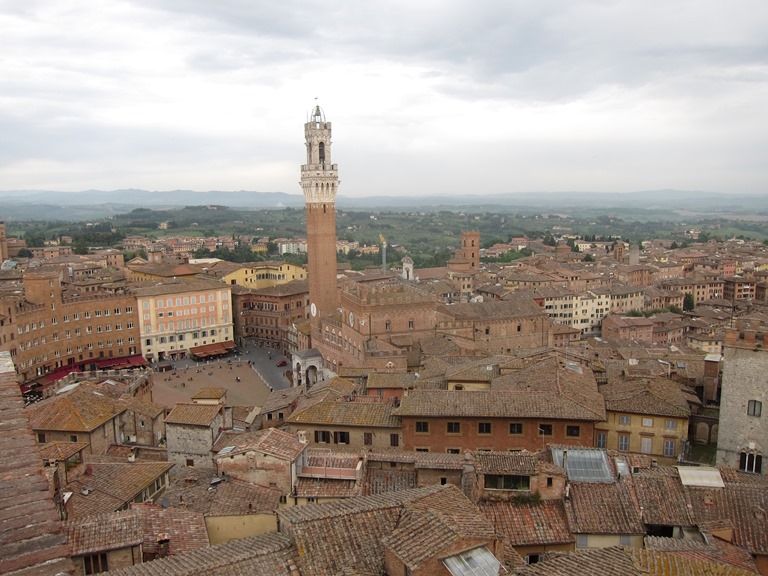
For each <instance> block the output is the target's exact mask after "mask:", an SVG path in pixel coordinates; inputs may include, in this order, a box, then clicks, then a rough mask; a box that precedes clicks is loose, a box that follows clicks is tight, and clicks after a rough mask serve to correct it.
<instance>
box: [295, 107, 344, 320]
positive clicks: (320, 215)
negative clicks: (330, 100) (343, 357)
mask: <svg viewBox="0 0 768 576" xmlns="http://www.w3.org/2000/svg"><path fill="white" fill-rule="evenodd" d="M304 139H305V142H306V146H307V163H306V164H303V165H302V166H301V189H302V191H303V192H304V203H305V205H306V210H307V277H308V278H307V280H308V282H309V302H310V305H309V306H310V310H309V311H310V321H311V323H312V326H318V325H319V320H320V317H321V316H325V315H328V314H333V313H334V312H336V308H337V307H338V293H337V289H336V190H337V189H338V187H339V176H338V172H337V168H336V164H333V163H331V123H330V122H326V121H325V114H323V111H322V109H321V108H320V106H315V108H314V110H313V111H312V113H311V114H310V118H309V122H307V123H306V124H304Z"/></svg>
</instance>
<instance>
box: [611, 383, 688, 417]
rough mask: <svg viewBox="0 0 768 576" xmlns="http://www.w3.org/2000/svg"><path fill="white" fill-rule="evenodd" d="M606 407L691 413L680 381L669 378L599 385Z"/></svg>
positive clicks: (671, 414)
mask: <svg viewBox="0 0 768 576" xmlns="http://www.w3.org/2000/svg"><path fill="white" fill-rule="evenodd" d="M600 392H601V393H602V395H603V397H604V398H605V408H606V410H608V411H611V412H629V413H632V414H651V415H654V416H669V417H672V418H687V417H688V416H690V414H691V408H690V406H689V405H688V395H687V394H685V393H683V391H682V390H681V389H680V384H678V383H677V382H675V381H673V380H668V379H666V378H638V379H631V380H623V381H615V382H613V383H610V384H606V385H604V386H601V387H600Z"/></svg>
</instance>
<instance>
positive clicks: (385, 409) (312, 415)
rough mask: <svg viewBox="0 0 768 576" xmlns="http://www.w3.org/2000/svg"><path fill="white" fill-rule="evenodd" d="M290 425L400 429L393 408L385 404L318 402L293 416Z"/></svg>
mask: <svg viewBox="0 0 768 576" xmlns="http://www.w3.org/2000/svg"><path fill="white" fill-rule="evenodd" d="M286 421H287V422H288V423H290V424H328V425H335V426H362V427H366V428H399V427H400V420H399V418H397V417H395V416H393V415H392V406H391V405H390V404H384V403H361V402H318V403H317V404H314V405H312V406H308V407H307V408H304V409H303V410H299V411H296V412H294V413H293V414H291V415H290V416H289V417H288V418H287V420H286Z"/></svg>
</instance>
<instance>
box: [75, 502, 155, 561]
mask: <svg viewBox="0 0 768 576" xmlns="http://www.w3.org/2000/svg"><path fill="white" fill-rule="evenodd" d="M66 529H67V542H68V544H69V546H70V548H71V550H72V554H73V555H74V556H83V555H85V554H93V553H94V552H104V551H107V550H118V549H120V548H127V547H129V546H138V545H139V544H141V543H142V542H143V541H144V527H143V526H142V524H141V518H140V517H139V515H138V514H137V513H136V512H134V511H133V510H122V511H119V512H111V513H106V514H96V515H94V516H89V517H86V518H76V519H74V520H70V521H68V522H67V523H66Z"/></svg>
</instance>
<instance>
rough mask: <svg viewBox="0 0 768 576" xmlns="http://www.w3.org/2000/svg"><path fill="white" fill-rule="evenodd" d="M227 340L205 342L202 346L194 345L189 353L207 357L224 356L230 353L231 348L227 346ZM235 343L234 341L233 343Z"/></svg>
mask: <svg viewBox="0 0 768 576" xmlns="http://www.w3.org/2000/svg"><path fill="white" fill-rule="evenodd" d="M225 344H226V342H213V343H212V344H203V345H202V346H193V347H192V348H190V349H189V353H190V354H192V355H193V356H197V357H198V358H206V357H208V356H223V355H224V354H227V353H229V350H227V348H226V347H225ZM232 344H233V345H234V342H233V343H232Z"/></svg>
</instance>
